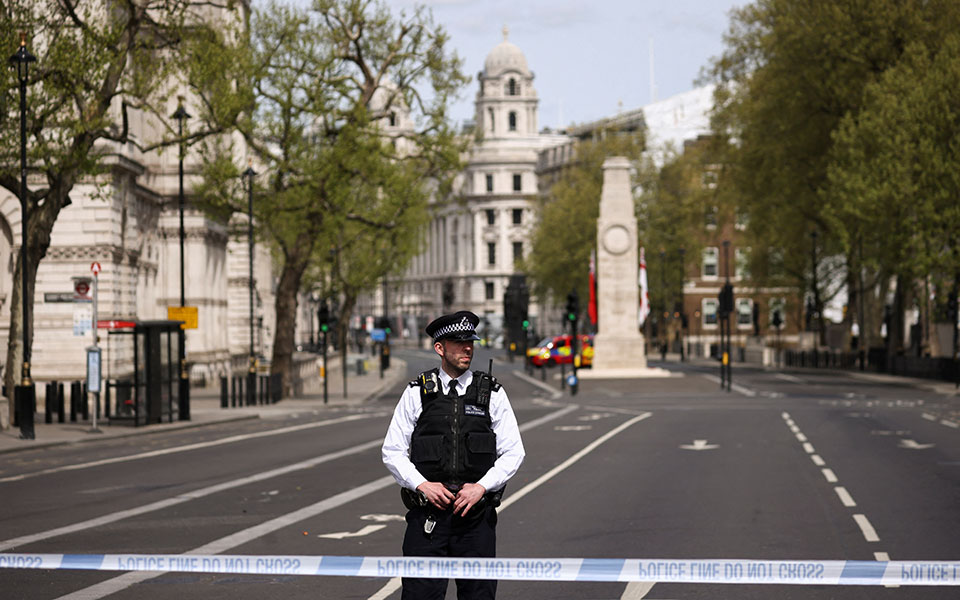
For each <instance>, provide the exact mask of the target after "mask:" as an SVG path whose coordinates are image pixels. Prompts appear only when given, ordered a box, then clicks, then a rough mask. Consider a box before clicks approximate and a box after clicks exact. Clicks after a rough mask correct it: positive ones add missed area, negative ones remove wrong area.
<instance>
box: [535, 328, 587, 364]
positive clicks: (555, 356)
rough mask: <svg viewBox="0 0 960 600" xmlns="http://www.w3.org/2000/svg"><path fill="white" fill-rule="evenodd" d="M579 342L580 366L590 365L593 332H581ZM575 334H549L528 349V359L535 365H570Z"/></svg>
mask: <svg viewBox="0 0 960 600" xmlns="http://www.w3.org/2000/svg"><path fill="white" fill-rule="evenodd" d="M577 338H578V339H579V340H580V343H579V344H578V346H579V347H578V357H577V358H578V359H579V360H578V363H579V364H578V366H580V367H589V366H590V365H591V363H592V362H593V334H580V335H578V336H577ZM572 340H573V336H571V335H570V334H569V333H565V334H563V335H553V336H547V337H545V338H543V339H542V340H540V342H539V343H537V345H536V346H534V347H532V348H530V349H528V350H527V360H529V361H530V363H531V364H532V365H533V366H535V367H552V366H553V365H561V364H565V365H569V364H572V363H573V358H574V357H573V348H572V344H571V342H572Z"/></svg>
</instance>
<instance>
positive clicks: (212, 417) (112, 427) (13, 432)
mask: <svg viewBox="0 0 960 600" xmlns="http://www.w3.org/2000/svg"><path fill="white" fill-rule="evenodd" d="M358 358H361V356H360V355H353V354H351V355H349V356H348V360H347V365H348V369H347V395H346V396H344V394H343V370H342V369H341V365H340V359H339V356H337V357H328V363H329V364H328V368H327V376H328V381H327V403H326V404H324V401H323V388H322V383H321V380H318V381H316V382H314V383H312V384H309V385H307V386H306V387H305V389H304V392H303V393H302V394H299V395H298V396H297V397H295V398H285V399H283V400H281V401H280V402H278V403H276V404H265V405H258V406H243V407H235V408H221V407H220V388H219V386H217V387H207V388H194V389H191V390H190V420H189V421H174V422H172V423H155V424H150V425H143V426H140V427H134V426H132V425H130V424H129V421H119V422H114V423H112V424H111V423H110V422H109V421H106V422H104V421H101V420H99V419H98V422H97V430H96V431H94V430H92V427H91V422H90V421H89V420H87V421H80V420H78V421H77V422H75V423H71V422H69V419H70V416H69V414H68V415H67V417H66V420H67V422H65V423H57V422H56V417H54V423H52V424H47V423H45V422H44V413H43V412H42V409H43V406H42V402H38V404H39V405H41V406H38V410H40V411H41V412H38V413H37V414H36V415H35V416H34V439H32V440H24V439H20V429H19V428H10V429H7V430H5V431H0V454H4V453H10V452H18V451H24V450H33V449H36V448H44V447H50V446H60V445H66V444H79V443H86V442H95V441H99V440H105V439H114V438H121V437H129V436H137V435H152V434H158V433H163V432H166V431H174V430H180V429H188V428H192V427H203V426H207V425H215V424H219V423H226V422H229V421H240V420H245V419H259V418H266V417H269V416H276V415H279V414H290V413H302V412H304V411H305V410H320V409H336V408H343V407H349V406H360V405H362V404H364V403H366V402H368V401H370V400H372V399H374V398H376V397H378V396H379V395H380V394H382V393H383V392H385V391H386V390H388V389H389V388H391V387H393V386H395V385H397V384H399V383H402V382H403V381H406V380H407V379H408V376H407V365H406V363H405V362H404V361H403V360H402V359H399V358H397V357H396V356H392V357H391V360H390V368H389V369H387V370H386V371H384V373H383V377H382V378H381V376H380V373H379V362H378V360H379V359H377V358H370V357H369V356H367V357H363V360H364V361H365V365H366V369H365V371H366V372H365V373H364V374H362V375H358V374H357V370H356V360H357V359H358ZM68 394H69V392H68Z"/></svg>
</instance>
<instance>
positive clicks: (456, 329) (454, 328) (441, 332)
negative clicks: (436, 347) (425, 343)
mask: <svg viewBox="0 0 960 600" xmlns="http://www.w3.org/2000/svg"><path fill="white" fill-rule="evenodd" d="M474 331H475V329H474V328H473V323H471V322H470V321H469V320H467V318H466V317H463V318H462V319H460V322H459V323H451V324H449V325H444V326H443V327H441V328H440V329H438V330H437V331H436V332H435V333H434V334H433V339H435V340H436V339H440V338H442V337H443V336H445V335H450V334H451V333H461V332H469V333H473V332H474Z"/></svg>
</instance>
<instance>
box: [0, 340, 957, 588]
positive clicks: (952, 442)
mask: <svg viewBox="0 0 960 600" xmlns="http://www.w3.org/2000/svg"><path fill="white" fill-rule="evenodd" d="M398 353H399V354H400V355H401V356H402V357H403V358H404V359H405V360H407V362H408V364H409V369H410V377H411V378H413V376H414V375H415V374H416V372H418V371H419V370H421V369H424V368H428V367H430V366H433V365H434V362H435V361H434V360H433V357H432V356H431V355H430V354H428V353H426V352H419V351H398ZM487 358H488V355H487V354H486V353H485V352H484V351H483V350H479V351H478V356H477V357H476V360H475V362H474V367H479V368H485V367H486V365H487ZM666 366H667V367H668V368H670V369H671V370H674V371H676V372H677V373H680V374H682V376H678V377H672V378H669V379H651V380H632V381H613V380H610V381H586V380H585V381H582V383H581V386H580V393H579V394H578V395H577V396H576V397H573V398H571V397H570V395H569V393H566V394H564V395H562V396H559V397H555V396H556V395H555V394H553V393H551V391H550V389H544V385H545V384H544V383H542V382H540V379H539V376H537V377H536V379H532V378H530V377H527V376H525V375H523V374H522V372H521V371H520V370H519V363H517V364H514V365H511V364H510V363H507V362H503V361H499V362H498V363H497V364H496V366H495V374H496V375H497V376H498V378H499V379H500V380H501V382H502V383H504V384H505V386H506V387H507V390H508V393H509V394H510V398H511V401H512V402H513V404H514V408H515V410H516V413H517V417H518V420H519V421H520V423H521V427H522V430H523V438H524V444H525V446H526V449H527V459H526V461H525V463H524V465H523V467H522V468H521V470H520V472H519V473H518V475H517V476H516V477H515V478H514V479H513V480H512V481H511V482H510V484H509V485H508V489H507V494H506V498H505V499H506V503H505V505H504V506H503V507H502V509H501V511H500V516H499V520H500V525H499V528H498V536H499V554H500V555H501V556H510V557H571V558H580V557H590V558H704V559H719V558H728V559H747V558H750V559H771V560H776V559H811V560H812V559H819V560H828V559H829V560H887V559H893V560H958V559H960V542H958V540H960V429H958V428H957V426H956V423H958V422H960V418H958V414H957V409H958V408H960V406H958V400H957V399H956V398H955V397H954V398H951V397H947V396H943V395H938V394H936V393H934V392H931V391H925V390H923V389H919V388H916V387H911V386H907V385H896V384H892V383H889V382H877V381H869V380H865V379H861V378H856V377H854V376H851V375H848V374H839V373H834V372H813V371H790V372H784V373H776V372H765V371H762V370H749V369H743V368H737V369H736V370H735V372H734V376H735V379H734V382H735V383H736V386H735V389H734V390H733V391H732V392H724V391H721V390H720V386H719V380H718V379H717V378H716V374H717V373H716V370H715V369H713V368H708V367H707V366H699V367H698V366H690V365H679V364H676V363H669V364H667V365H666ZM549 375H550V376H549V377H548V378H547V381H546V386H547V387H549V388H553V389H559V385H560V382H559V378H558V377H557V375H558V373H556V372H553V371H551V372H550V373H549ZM399 393H400V389H399V388H398V389H394V390H390V391H389V393H386V394H384V395H383V396H382V397H381V398H380V399H378V400H377V401H374V402H369V403H366V404H363V405H359V406H356V407H351V408H340V409H324V410H321V411H318V412H316V413H313V412H310V413H305V414H302V415H296V416H285V417H283V418H282V419H279V418H278V419H276V420H266V419H260V420H253V421H243V422H237V423H231V424H223V425H218V426H210V427H203V428H196V429H190V430H183V431H177V432H169V433H166V434H163V435H152V436H146V437H142V438H139V437H138V438H123V439H117V440H112V441H103V442H95V443H87V444H81V445H76V446H72V447H54V448H47V449H38V450H33V451H27V452H20V453H16V454H11V455H7V456H5V457H4V458H3V461H2V463H0V502H2V507H3V510H2V513H0V552H36V553H55V554H59V553H71V554H88V553H90V554H97V553H145V554H152V553H162V554H179V553H186V552H193V553H208V554H215V553H228V554H247V555H353V556H356V555H364V556H395V555H398V554H399V553H400V542H401V538H402V535H403V529H404V523H403V522H402V515H403V512H404V510H403V508H402V505H401V504H400V499H399V494H398V491H397V486H396V485H395V484H393V483H392V481H390V480H389V479H388V474H387V472H386V470H385V469H384V468H383V466H382V464H381V462H380V455H379V444H380V441H381V439H382V436H383V433H384V432H385V430H386V427H387V424H388V422H389V418H390V414H391V412H392V410H393V406H394V405H395V402H396V399H397V398H398V397H399ZM604 436H607V437H606V439H605V441H604V442H603V443H602V444H599V445H597V444H595V442H596V441H597V440H599V439H601V438H603V437H604ZM145 453H149V455H147V456H143V455H144V454H145ZM123 457H129V459H124V458H123ZM41 471H43V473H41ZM511 496H513V499H511ZM393 586H394V584H393V583H392V582H391V581H389V580H386V579H382V578H360V577H297V576H289V575H256V576H252V575H207V574H184V573H168V574H155V573H133V574H121V573H116V572H99V571H66V570H64V571H60V570H58V571H30V570H2V571H0V597H2V598H10V599H19V598H29V599H36V600H46V599H54V598H71V599H77V600H79V599H81V598H83V599H85V600H93V599H96V598H104V597H109V598H117V599H134V598H136V599H142V600H161V599H176V600H185V599H190V598H203V599H204V600H216V599H221V598H222V599H229V600H245V599H261V598H285V599H287V598H290V599H298V598H310V599H316V598H337V599H346V598H358V599H364V600H368V599H374V598H379V599H382V598H399V592H396V591H394V592H391V590H393V589H394V587H393ZM956 596H957V590H956V588H947V587H930V588H920V587H907V586H904V587H899V588H885V587H874V586H871V587H854V586H783V585H737V584H696V585H694V584H669V583H658V584H655V585H650V584H623V583H584V582H509V581H506V582H501V583H500V584H499V594H498V597H499V598H504V599H521V598H522V599H525V600H535V599H544V600H546V599H558V598H571V599H573V598H576V599H624V600H636V599H639V598H649V599H659V600H664V599H669V598H672V599H694V598H704V599H705V598H711V599H716V598H764V599H766V598H817V599H827V598H831V599H832V598H837V599H846V598H862V599H867V598H869V599H874V598H911V599H913V598H917V599H928V598H929V599H933V598H956ZM448 597H449V598H453V597H455V594H454V592H453V591H452V584H451V591H450V593H448Z"/></svg>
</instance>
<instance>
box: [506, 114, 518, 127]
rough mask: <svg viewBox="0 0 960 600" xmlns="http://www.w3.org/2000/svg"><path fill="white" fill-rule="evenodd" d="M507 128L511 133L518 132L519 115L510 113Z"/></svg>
mask: <svg viewBox="0 0 960 600" xmlns="http://www.w3.org/2000/svg"><path fill="white" fill-rule="evenodd" d="M507 126H508V127H509V128H510V131H516V130H517V113H515V112H513V111H512V110H511V111H510V114H509V115H507Z"/></svg>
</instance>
